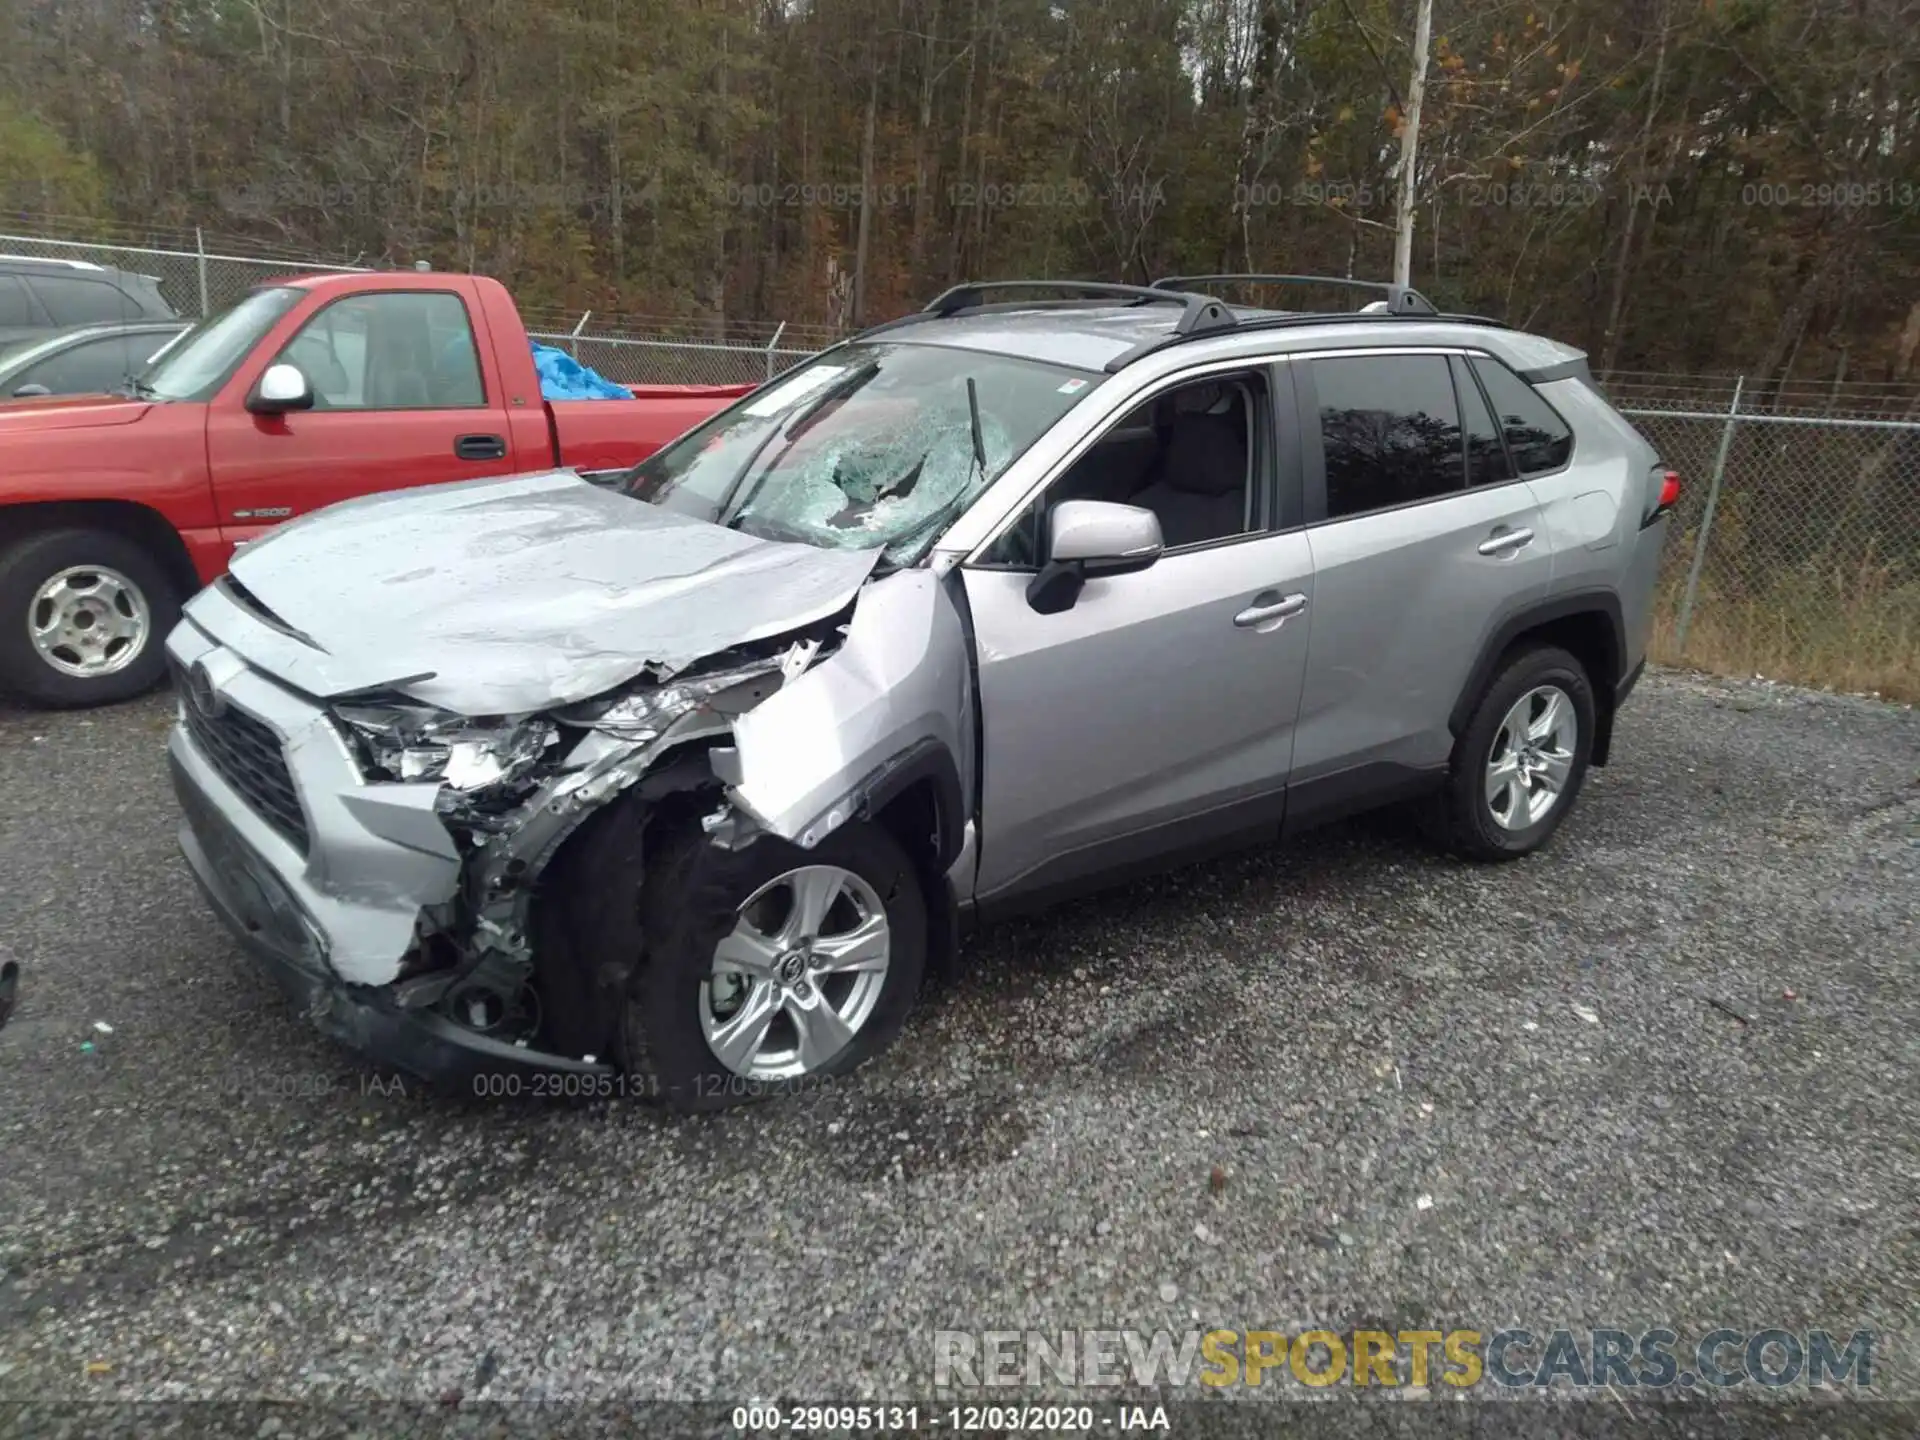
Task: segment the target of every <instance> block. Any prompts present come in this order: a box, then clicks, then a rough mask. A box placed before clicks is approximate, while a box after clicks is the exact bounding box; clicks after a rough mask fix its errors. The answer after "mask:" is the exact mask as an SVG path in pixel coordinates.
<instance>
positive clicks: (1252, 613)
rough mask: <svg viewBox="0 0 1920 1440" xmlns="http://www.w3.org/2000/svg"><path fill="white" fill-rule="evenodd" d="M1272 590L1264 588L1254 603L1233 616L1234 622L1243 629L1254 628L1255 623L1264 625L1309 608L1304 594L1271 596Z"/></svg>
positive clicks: (1255, 597) (1254, 598)
mask: <svg viewBox="0 0 1920 1440" xmlns="http://www.w3.org/2000/svg"><path fill="white" fill-rule="evenodd" d="M1272 595H1273V591H1271V590H1263V591H1262V592H1261V593H1260V594H1258V595H1256V596H1254V597H1253V600H1254V603H1253V604H1251V605H1249V606H1248V607H1247V608H1246V609H1244V610H1242V611H1241V612H1240V613H1239V614H1238V615H1236V616H1234V617H1233V623H1234V624H1235V625H1238V626H1239V627H1240V628H1241V629H1242V630H1249V629H1252V628H1253V627H1254V626H1255V625H1264V624H1266V623H1267V622H1268V621H1269V620H1284V619H1286V618H1287V617H1288V616H1289V615H1298V614H1299V613H1300V612H1301V611H1302V610H1304V609H1306V608H1307V597H1306V596H1304V595H1298V594H1295V595H1282V596H1280V597H1278V598H1277V599H1274V598H1269V597H1271V596H1272Z"/></svg>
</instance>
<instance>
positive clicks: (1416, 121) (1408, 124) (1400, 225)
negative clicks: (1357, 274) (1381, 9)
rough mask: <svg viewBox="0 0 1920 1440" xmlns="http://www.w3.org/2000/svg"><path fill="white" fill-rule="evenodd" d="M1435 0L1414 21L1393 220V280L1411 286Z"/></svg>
mask: <svg viewBox="0 0 1920 1440" xmlns="http://www.w3.org/2000/svg"><path fill="white" fill-rule="evenodd" d="M1432 39H1433V0H1419V8H1418V10H1417V11H1416V12H1415V15H1414V21H1413V78H1412V79H1410V80H1409V81H1408V82H1407V112H1406V115H1405V116H1404V117H1402V121H1401V128H1400V203H1399V206H1398V208H1397V210H1396V212H1395V214H1394V217H1393V281H1394V284H1396V285H1406V284H1408V283H1410V280H1409V277H1410V276H1411V274H1412V272H1413V211H1414V197H1415V195H1416V194H1417V193H1418V191H1417V188H1416V185H1415V179H1416V177H1415V174H1414V167H1415V165H1416V164H1417V163H1418V161H1419V158H1420V107H1421V106H1422V105H1423V104H1424V103H1425V102H1426V98H1427V52H1428V51H1429V50H1430V49H1431V48H1432V44H1431V42H1432Z"/></svg>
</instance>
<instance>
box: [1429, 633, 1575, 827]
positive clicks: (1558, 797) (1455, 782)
mask: <svg viewBox="0 0 1920 1440" xmlns="http://www.w3.org/2000/svg"><path fill="white" fill-rule="evenodd" d="M1594 715H1595V707H1594V701H1593V684H1592V682H1591V681H1590V680H1589V679H1588V677H1587V672H1586V668H1585V667H1584V666H1582V665H1581V663H1580V662H1579V661H1578V660H1577V659H1575V658H1574V657H1573V656H1572V655H1571V654H1569V653H1568V652H1567V651H1565V650H1562V649H1560V648H1558V647H1557V646H1551V645H1541V646H1535V647H1532V648H1529V649H1524V650H1520V651H1517V652H1515V653H1514V654H1512V655H1510V656H1509V657H1508V658H1507V660H1506V662H1505V663H1504V664H1503V665H1502V666H1501V667H1500V669H1499V671H1498V672H1497V673H1496V674H1495V676H1494V679H1493V683H1492V684H1490V685H1489V686H1488V687H1487V691H1486V693H1485V694H1484V695H1482V696H1481V697H1480V703H1479V704H1478V705H1476V706H1475V707H1474V711H1473V715H1472V717H1471V718H1470V719H1469V720H1468V722H1467V726H1466V729H1465V730H1463V731H1462V732H1461V734H1460V738H1459V740H1458V741H1457V742H1456V743H1455V745H1454V750H1453V761H1452V768H1451V771H1450V773H1449V775H1448V779H1447V788H1446V789H1445V790H1444V791H1443V792H1442V793H1441V795H1440V796H1439V797H1438V804H1437V807H1436V809H1437V813H1436V814H1435V816H1434V829H1435V830H1436V831H1437V838H1438V839H1439V840H1440V842H1441V843H1442V844H1443V845H1444V846H1445V847H1446V848H1448V849H1450V850H1452V851H1454V852H1455V853H1456V854H1459V855H1463V856H1466V857H1467V858H1469V859H1474V860H1516V859H1518V858H1519V857H1520V856H1522V855H1530V854H1532V853H1533V852H1534V851H1535V850H1538V849H1539V848H1540V847H1541V846H1542V845H1544V844H1546V843H1547V841H1548V840H1549V839H1551V838H1552V836H1553V833H1554V831H1556V830H1557V829H1559V828H1560V823H1561V822H1562V821H1563V820H1564V819H1565V818H1566V815H1567V812H1568V811H1569V810H1571V809H1572V808H1573V803H1574V801H1575V799H1577V798H1578V796H1579V794H1580V786H1581V784H1582V782H1583V781H1584V780H1585V779H1586V774H1587V761H1588V757H1589V756H1590V755H1591V754H1592V752H1593V735H1594Z"/></svg>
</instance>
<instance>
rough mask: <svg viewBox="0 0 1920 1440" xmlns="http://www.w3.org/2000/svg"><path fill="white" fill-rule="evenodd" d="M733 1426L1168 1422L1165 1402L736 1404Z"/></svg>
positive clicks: (798, 1428)
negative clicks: (1121, 1403)
mask: <svg viewBox="0 0 1920 1440" xmlns="http://www.w3.org/2000/svg"><path fill="white" fill-rule="evenodd" d="M732 1420H733V1428H734V1429H735V1430H736V1431H738V1432H739V1433H740V1434H742V1435H775V1434H811V1433H814V1432H821V1431H823V1432H827V1433H830V1434H876V1435H879V1434H910V1433H916V1432H919V1431H937V1430H946V1431H952V1432H954V1433H957V1434H970V1433H981V1434H989V1435H1005V1434H1011V1433H1016V1432H1017V1433H1021V1434H1038V1435H1046V1434H1070V1435H1085V1434H1090V1433H1097V1432H1100V1431H1103V1430H1115V1431H1143V1430H1144V1431H1158V1432H1162V1433H1165V1432H1167V1431H1170V1430H1171V1429H1172V1428H1173V1426H1172V1422H1171V1421H1170V1420H1169V1419H1168V1417H1167V1410H1166V1407H1165V1406H1164V1405H1152V1404H1147V1405H1117V1404H1105V1405H738V1406H735V1407H734V1411H733V1416H732Z"/></svg>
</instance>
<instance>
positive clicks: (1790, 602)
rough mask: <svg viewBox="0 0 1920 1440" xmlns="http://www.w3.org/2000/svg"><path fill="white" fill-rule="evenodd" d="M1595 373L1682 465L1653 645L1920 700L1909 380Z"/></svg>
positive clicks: (1710, 665) (1672, 658)
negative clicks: (1755, 381) (1789, 382)
mask: <svg viewBox="0 0 1920 1440" xmlns="http://www.w3.org/2000/svg"><path fill="white" fill-rule="evenodd" d="M1604 388H1606V390H1607V391H1608V394H1609V397H1610V398H1611V399H1612V400H1613V402H1614V404H1616V405H1617V406H1619V407H1620V409H1621V411H1622V413H1623V414H1625V415H1626V416H1627V417H1628V418H1629V419H1630V420H1632V421H1633V423H1634V424H1635V425H1636V426H1637V427H1638V428H1639V430H1640V432H1641V433H1642V434H1644V435H1645V436H1646V437H1647V438H1648V439H1649V440H1650V441H1652V442H1653V444H1654V445H1655V446H1656V447H1658V449H1659V451H1660V453H1661V455H1662V457H1663V458H1664V459H1665V460H1666V461H1667V463H1668V464H1669V465H1671V466H1672V467H1673V468H1674V469H1676V470H1678V471H1679V472H1680V476H1681V481H1682V490H1681V499H1680V506H1679V510H1678V514H1677V516H1676V518H1675V522H1674V529H1673V534H1672V538H1671V539H1670V540H1669V542H1668V547H1667V552H1666V555H1665V565H1664V570H1663V573H1662V576H1661V581H1660V599H1659V604H1658V606H1657V608H1656V610H1655V617H1656V618H1655V629H1654V637H1653V653H1654V658H1655V659H1657V660H1661V661H1665V662H1667V663H1671V664H1690V665H1697V666H1699V667H1701V668H1703V669H1708V670H1715V671H1719V672H1721V673H1725V674H1738V675H1764V676H1766V677H1768V678H1770V679H1781V680H1792V681H1799V682H1803V683H1809V684H1818V685H1828V686H1832V687H1833V688H1835V689H1841V690H1849V691H1863V692H1869V693H1878V694H1882V695H1885V696H1887V697H1889V698H1895V699H1901V700H1909V701H1912V700H1920V390H1915V389H1914V388H1912V387H1895V386H1879V385H1844V384H1843V385H1827V386H1821V387H1817V388H1816V387H1804V388H1800V389H1791V388H1789V389H1776V390H1773V391H1769V392H1764V393H1757V392H1756V390H1755V389H1754V388H1752V387H1751V386H1750V385H1749V382H1748V381H1747V379H1746V378H1745V377H1741V376H1732V377H1726V378H1724V379H1711V378H1709V379H1701V378H1699V377H1675V376H1633V377H1624V376H1610V377H1606V383H1605V387H1604Z"/></svg>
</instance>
